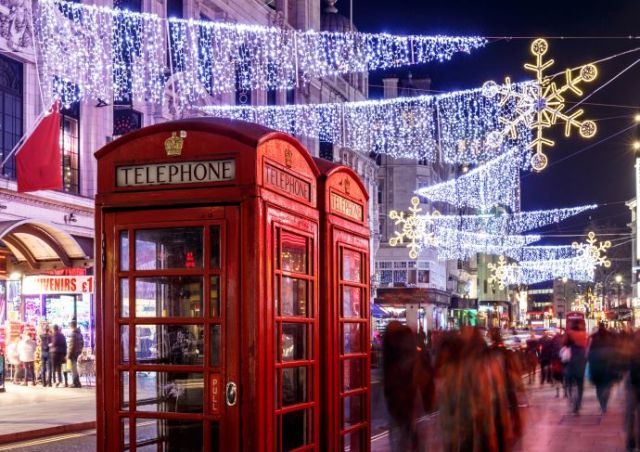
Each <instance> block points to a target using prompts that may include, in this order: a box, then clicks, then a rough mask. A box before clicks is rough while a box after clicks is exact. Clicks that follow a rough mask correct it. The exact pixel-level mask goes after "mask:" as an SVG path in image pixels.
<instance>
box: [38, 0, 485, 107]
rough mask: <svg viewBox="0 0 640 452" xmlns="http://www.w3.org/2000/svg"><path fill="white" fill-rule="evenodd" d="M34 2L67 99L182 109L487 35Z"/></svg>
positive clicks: (51, 85)
mask: <svg viewBox="0 0 640 452" xmlns="http://www.w3.org/2000/svg"><path fill="white" fill-rule="evenodd" d="M37 5H38V7H37V11H36V12H35V14H34V25H35V31H36V36H37V43H38V53H39V54H40V56H41V58H42V62H41V70H42V72H43V76H44V79H45V83H46V85H48V86H47V88H48V90H49V92H50V93H51V95H52V96H54V97H57V98H61V99H62V102H63V103H64V104H65V105H68V104H70V103H71V102H74V101H77V100H80V99H86V98H94V99H103V100H109V99H115V100H119V99H122V98H125V97H131V98H134V99H139V100H145V101H147V102H154V103H161V102H163V101H165V99H164V98H165V97H166V96H165V95H164V94H165V89H167V88H170V89H171V91H173V92H174V93H175V96H176V98H177V99H176V108H185V107H186V106H192V105H195V104H198V103H199V104H202V103H203V102H204V101H206V100H208V98H209V96H210V95H216V94H220V93H228V92H234V91H235V90H236V89H237V88H239V87H240V88H242V89H262V90H270V89H289V88H291V87H293V86H298V85H302V84H305V83H308V82H309V81H311V80H312V79H315V78H319V77H330V76H335V75H341V74H349V73H360V72H366V71H372V70H376V69H387V68H396V67H402V66H409V65H414V64H423V63H428V62H432V61H446V60H448V59H450V58H451V57H452V56H453V55H454V54H456V53H459V52H465V53H468V52H471V51H472V50H474V49H477V48H480V47H483V46H484V45H486V42H487V41H486V39H484V38H481V37H448V36H396V35H390V34H384V33H381V34H372V33H359V32H346V33H336V32H316V31H313V30H311V31H298V30H290V29H281V28H275V27H264V26H257V25H241V24H231V23H219V22H208V21H198V20H193V19H188V20H183V19H164V18H161V17H159V16H157V15H155V14H149V13H135V12H130V11H125V10H120V9H114V8H109V7H105V6H95V5H85V4H80V3H73V2H67V1H64V0H41V1H39V2H38V3H37ZM168 40H169V41H170V46H167V41H168ZM168 48H169V49H170V52H169V53H170V57H171V58H170V59H171V61H170V63H169V58H168V55H167V49H168ZM171 68H173V73H171V71H170V69H171ZM167 74H169V76H170V77H167ZM169 79H171V80H170V81H171V84H170V85H169V86H167V82H168V80H169ZM69 85H71V86H74V88H73V89H72V88H69Z"/></svg>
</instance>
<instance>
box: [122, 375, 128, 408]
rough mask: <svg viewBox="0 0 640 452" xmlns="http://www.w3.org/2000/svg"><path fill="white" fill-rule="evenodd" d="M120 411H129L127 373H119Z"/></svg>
mask: <svg viewBox="0 0 640 452" xmlns="http://www.w3.org/2000/svg"><path fill="white" fill-rule="evenodd" d="M120 409H121V410H123V411H128V410H129V372H120Z"/></svg>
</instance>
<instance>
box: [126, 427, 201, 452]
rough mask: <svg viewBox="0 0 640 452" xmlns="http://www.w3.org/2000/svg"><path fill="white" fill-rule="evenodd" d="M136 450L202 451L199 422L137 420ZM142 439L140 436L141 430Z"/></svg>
mask: <svg viewBox="0 0 640 452" xmlns="http://www.w3.org/2000/svg"><path fill="white" fill-rule="evenodd" d="M138 422H139V423H142V424H143V425H142V426H141V427H138V426H137V425H139V424H136V429H137V430H136V439H137V441H136V444H137V446H136V450H137V451H142V452H158V451H171V452H196V451H202V450H203V444H202V438H203V434H202V431H203V428H202V427H203V425H202V422H201V421H192V420H187V419H176V420H174V419H139V420H138ZM140 429H142V434H143V437H141V436H140V433H141V430H140Z"/></svg>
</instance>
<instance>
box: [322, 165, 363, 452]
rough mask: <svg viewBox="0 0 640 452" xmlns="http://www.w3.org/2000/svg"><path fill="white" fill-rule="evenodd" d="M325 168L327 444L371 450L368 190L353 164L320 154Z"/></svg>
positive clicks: (324, 425)
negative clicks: (347, 165) (344, 163)
mask: <svg viewBox="0 0 640 452" xmlns="http://www.w3.org/2000/svg"><path fill="white" fill-rule="evenodd" d="M315 161H316V164H317V166H318V168H319V169H320V179H319V180H320V182H319V186H318V193H319V194H318V198H319V207H320V212H321V213H320V218H321V231H322V232H321V247H320V249H321V250H322V255H321V265H322V278H321V289H320V291H321V297H320V299H321V300H322V303H321V307H320V309H321V327H322V338H323V345H324V347H323V353H322V355H323V361H322V372H321V374H322V378H323V382H324V384H323V385H322V388H323V392H322V397H321V399H322V403H323V405H322V406H323V411H325V412H327V413H332V414H331V415H329V416H323V423H322V441H323V443H322V449H323V450H327V451H345V450H349V451H368V450H370V448H371V444H370V437H371V425H370V418H371V416H370V412H371V409H370V405H371V403H370V371H369V369H370V346H369V342H370V341H369V338H370V332H369V327H370V322H369V299H370V285H369V284H370V280H369V271H370V270H369V256H370V255H369V252H370V251H369V226H368V218H367V206H368V195H367V191H366V189H365V187H364V185H363V184H362V182H361V181H360V178H359V177H358V176H357V175H356V174H355V173H354V172H353V171H352V170H351V169H350V168H348V167H345V166H341V165H336V164H333V163H329V162H327V161H326V160H322V159H315Z"/></svg>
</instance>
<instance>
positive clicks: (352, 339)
mask: <svg viewBox="0 0 640 452" xmlns="http://www.w3.org/2000/svg"><path fill="white" fill-rule="evenodd" d="M342 338H343V340H342V353H344V354H348V353H364V350H363V347H362V344H363V341H362V324H361V323H343V324H342Z"/></svg>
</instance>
